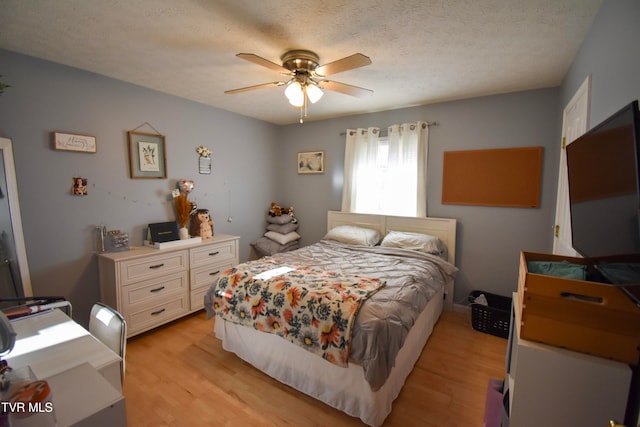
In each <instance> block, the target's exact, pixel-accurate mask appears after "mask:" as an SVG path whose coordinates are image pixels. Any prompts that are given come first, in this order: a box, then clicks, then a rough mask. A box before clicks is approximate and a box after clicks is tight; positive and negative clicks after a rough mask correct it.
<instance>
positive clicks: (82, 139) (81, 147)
mask: <svg viewBox="0 0 640 427" xmlns="http://www.w3.org/2000/svg"><path fill="white" fill-rule="evenodd" d="M53 148H54V149H56V150H62V151H79V152H81V153H95V152H96V150H97V147H96V137H95V136H91V135H79V134H75V133H63V132H53Z"/></svg>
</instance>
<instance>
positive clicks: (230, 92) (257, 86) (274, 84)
mask: <svg viewBox="0 0 640 427" xmlns="http://www.w3.org/2000/svg"><path fill="white" fill-rule="evenodd" d="M285 84H287V83H286V82H271V83H262V84H260V85H255V86H247V87H241V88H238V89H231V90H225V91H224V93H227V94H229V95H233V94H236V93H240V92H247V91H250V90H256V89H264V88H267V87H273V86H282V85H285Z"/></svg>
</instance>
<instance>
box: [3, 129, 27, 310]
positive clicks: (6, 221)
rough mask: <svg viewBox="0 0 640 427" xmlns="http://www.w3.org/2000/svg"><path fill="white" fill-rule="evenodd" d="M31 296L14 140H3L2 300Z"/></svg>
mask: <svg viewBox="0 0 640 427" xmlns="http://www.w3.org/2000/svg"><path fill="white" fill-rule="evenodd" d="M24 296H32V291H31V280H30V276H29V267H28V266H27V255H26V250H25V245H24V237H23V234H22V220H21V217H20V206H19V203H18V186H17V182H16V172H15V167H14V163H13V150H12V147H11V140H9V139H6V138H0V298H3V297H5V298H6V297H24Z"/></svg>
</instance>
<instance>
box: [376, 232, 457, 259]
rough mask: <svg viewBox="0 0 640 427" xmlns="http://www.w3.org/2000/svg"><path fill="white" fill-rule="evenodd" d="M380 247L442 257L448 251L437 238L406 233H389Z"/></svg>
mask: <svg viewBox="0 0 640 427" xmlns="http://www.w3.org/2000/svg"><path fill="white" fill-rule="evenodd" d="M380 246H384V247H388V248H403V249H412V250H414V251H420V252H425V253H428V254H434V255H441V254H443V253H444V251H445V250H446V246H445V244H444V243H443V242H442V240H440V239H439V238H437V237H436V236H431V235H429V234H421V233H410V232H406V231H389V233H387V235H386V236H384V239H382V243H380Z"/></svg>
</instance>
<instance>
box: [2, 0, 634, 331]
mask: <svg viewBox="0 0 640 427" xmlns="http://www.w3.org/2000/svg"><path fill="white" fill-rule="evenodd" d="M638 17H640V2H638V1H637V0H606V1H605V2H604V4H603V7H602V10H601V12H600V14H599V15H598V16H597V18H596V20H595V22H594V24H593V28H592V29H591V31H590V32H589V34H588V36H587V38H586V39H585V42H584V45H583V47H582V49H581V50H580V52H579V53H578V55H577V56H576V58H575V60H574V62H573V65H572V67H571V69H570V71H569V73H568V74H567V76H566V79H565V81H564V82H563V84H562V86H561V87H559V88H550V89H543V90H536V91H528V92H521V93H513V94H507V95H499V96H490V97H483V98H475V99H469V100H462V101H455V102H448V103H441V104H434V105H427V106H422V107H415V108H408V109H400V110H393V111H387V112H380V113H374V114H368V115H361V116H350V117H343V118H339V119H334V120H326V121H322V122H313V121H308V122H306V123H305V124H304V125H297V124H296V125H291V126H284V127H278V126H274V125H270V124H267V123H263V122H260V121H257V120H253V119H249V118H246V117H242V116H239V115H235V114H231V113H228V112H225V111H222V110H219V109H215V108H211V107H207V106H204V105H201V104H197V103H193V102H189V101H185V100H182V99H179V98H176V97H172V96H169V95H165V94H161V93H158V92H154V91H150V90H146V89H143V88H140V87H137V86H133V85H129V84H126V83H123V82H119V81H115V80H112V79H108V78H104V77H102V76H98V75H95V74H91V73H87V72H83V71H79V70H76V69H73V68H69V67H65V66H61V65H57V64H53V63H50V62H46V61H41V60H37V59H33V58H29V57H25V56H22V55H17V54H13V53H10V52H7V51H2V50H0V64H1V65H0V74H1V75H2V76H3V78H2V81H3V82H4V83H7V84H10V85H12V87H11V88H8V89H7V90H6V91H5V93H4V95H2V96H0V135H1V136H4V137H8V138H11V139H12V140H13V144H14V153H15V163H16V169H17V179H18V188H19V192H20V201H21V213H22V219H23V223H24V228H25V230H24V232H25V238H26V247H27V256H28V259H29V266H30V270H31V275H32V282H33V287H34V291H35V292H36V293H37V294H41V295H42V294H62V295H64V296H66V297H67V298H69V299H70V300H71V301H72V302H73V304H74V308H75V310H74V311H75V316H74V317H76V318H77V319H78V320H80V321H84V319H86V318H87V317H88V310H89V307H90V306H91V304H92V303H93V302H94V301H96V300H97V299H98V295H99V293H98V287H97V265H96V262H95V257H94V256H93V254H92V250H93V240H92V230H93V227H94V226H95V225H96V224H101V223H104V224H106V225H108V226H109V227H110V228H120V229H122V230H124V231H127V232H129V233H130V234H131V235H132V243H133V244H137V245H139V244H141V241H142V232H143V230H144V227H145V226H146V224H148V223H150V222H156V221H165V220H172V219H174V214H173V210H172V206H171V204H170V202H169V201H168V198H167V197H168V194H169V192H170V191H171V189H173V188H175V182H176V180H177V179H182V178H185V179H194V180H195V181H196V190H195V192H194V193H193V197H192V199H195V200H196V201H197V202H198V204H199V205H200V206H201V207H207V208H209V209H211V210H212V213H213V217H214V221H215V222H216V232H219V233H230V234H237V235H240V236H241V259H242V260H246V259H248V258H249V257H250V252H249V246H248V244H249V242H251V241H252V240H254V239H256V238H257V237H259V236H260V235H261V234H262V233H263V232H264V219H263V217H264V212H265V210H266V209H267V207H268V205H269V203H270V202H271V201H272V200H273V201H277V202H279V203H280V204H282V205H286V206H289V205H292V206H294V207H295V209H296V212H297V215H298V217H299V219H300V223H301V227H300V233H301V234H302V236H303V243H304V244H309V243H313V242H314V241H317V240H318V239H320V238H321V237H322V235H323V234H324V228H325V223H326V211H327V210H329V209H339V208H340V199H341V191H342V190H341V188H342V162H343V144H344V142H343V141H344V136H341V135H340V133H342V132H344V131H345V129H347V128H353V127H367V126H380V127H385V126H388V125H390V124H392V123H401V122H409V121H416V120H428V121H437V122H438V123H439V124H438V126H435V127H432V128H431V137H430V161H429V189H430V193H429V198H428V203H429V206H428V212H429V215H432V216H442V217H452V218H456V219H458V220H459V225H458V241H457V245H458V256H457V265H458V266H459V267H460V274H459V278H458V281H457V290H456V295H455V298H456V300H461V299H462V298H464V296H466V295H467V294H468V293H469V291H471V290H472V289H484V290H488V291H492V292H496V293H500V294H503V295H508V294H509V293H510V292H511V291H513V290H514V289H515V288H516V278H517V265H518V253H519V251H520V250H522V249H525V250H533V251H542V252H550V251H551V249H552V235H551V229H552V226H553V220H554V218H553V217H554V209H555V206H554V205H555V195H556V180H557V178H556V176H557V170H558V158H559V150H558V149H557V148H555V147H556V144H557V142H558V141H559V139H560V127H561V122H560V118H561V116H562V114H561V113H562V109H563V107H564V105H566V103H567V102H568V100H569V99H570V98H571V96H572V95H573V93H574V92H575V90H576V89H577V87H578V86H579V84H580V83H581V82H582V81H583V80H584V78H585V76H586V75H587V74H592V76H593V91H592V100H591V105H592V110H591V118H592V123H597V122H599V121H601V120H602V119H604V118H605V117H606V116H608V115H609V114H611V113H613V112H614V111H615V110H617V109H618V108H620V107H622V106H623V105H624V104H626V103H627V102H629V101H631V100H632V99H637V98H640V81H639V79H640V67H639V61H640V58H639V55H638V48H637V45H636V44H635V43H636V41H637V40H640V26H639V25H637V20H638ZM310 115H311V117H313V108H310ZM144 123H149V124H151V126H153V127H154V128H155V129H157V130H158V131H159V132H161V133H163V134H164V135H165V136H166V137H167V154H168V159H169V165H168V177H169V178H168V179H167V180H132V179H130V178H129V175H128V173H129V172H128V153H127V142H126V132H127V131H128V130H133V129H135V128H137V127H139V126H141V125H143V124H144ZM54 130H59V131H68V132H78V133H87V134H91V135H95V136H96V137H97V141H98V152H97V153H96V154H84V153H72V152H60V151H54V150H52V149H51V141H50V135H51V132H52V131H54ZM140 130H152V129H150V128H149V127H147V126H144V127H143V128H141V129H140ZM198 145H206V146H208V147H209V148H212V149H213V151H214V157H213V174H212V175H210V176H207V175H199V174H198V173H197V156H196V154H195V151H194V150H195V147H196V146H198ZM520 146H543V147H545V152H544V165H543V168H544V170H543V181H542V200H541V207H540V208H538V209H515V208H513V209H511V208H492V207H470V206H456V205H443V204H442V203H440V198H441V186H442V156H443V152H444V151H447V150H464V149H478V148H496V147H520ZM308 149H314V150H317V149H323V150H326V151H327V172H326V173H325V174H324V175H302V176H298V175H297V174H296V172H295V166H294V165H295V158H296V153H297V152H298V151H302V150H308ZM78 175H80V176H83V177H86V178H88V179H89V195H88V196H87V197H72V196H71V195H70V194H69V192H70V185H71V178H72V177H73V176H78ZM229 215H231V216H233V218H234V221H233V222H231V223H229V222H226V218H227V216H229Z"/></svg>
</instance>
